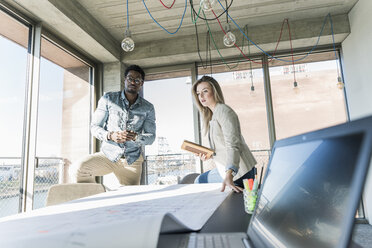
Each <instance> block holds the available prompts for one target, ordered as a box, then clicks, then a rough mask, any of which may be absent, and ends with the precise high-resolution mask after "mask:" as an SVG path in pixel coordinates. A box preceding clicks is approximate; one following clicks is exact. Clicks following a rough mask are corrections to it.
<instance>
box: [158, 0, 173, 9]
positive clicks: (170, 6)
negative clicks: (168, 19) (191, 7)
mask: <svg viewBox="0 0 372 248" xmlns="http://www.w3.org/2000/svg"><path fill="white" fill-rule="evenodd" d="M159 1H160V2H161V4H163V6H164V7H166V8H167V9H171V8H172V7H173V5H174V3H175V2H176V0H174V1H173V3H172V5H171V6H170V7H168V6H167V5H165V4H164V3H163V1H162V0H159Z"/></svg>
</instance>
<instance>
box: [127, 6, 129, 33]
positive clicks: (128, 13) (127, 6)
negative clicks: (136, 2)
mask: <svg viewBox="0 0 372 248" xmlns="http://www.w3.org/2000/svg"><path fill="white" fill-rule="evenodd" d="M128 1H129V0H127V29H128V30H129V11H128V9H129V8H128Z"/></svg>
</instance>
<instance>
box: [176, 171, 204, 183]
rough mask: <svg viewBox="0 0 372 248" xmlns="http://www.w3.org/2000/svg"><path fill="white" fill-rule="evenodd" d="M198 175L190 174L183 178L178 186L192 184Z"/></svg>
mask: <svg viewBox="0 0 372 248" xmlns="http://www.w3.org/2000/svg"><path fill="white" fill-rule="evenodd" d="M199 175H200V174H199V173H191V174H187V175H186V176H184V177H183V178H182V179H181V181H180V182H179V183H178V184H193V183H194V181H195V178H196V177H197V176H199Z"/></svg>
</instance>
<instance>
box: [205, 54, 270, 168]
mask: <svg viewBox="0 0 372 248" xmlns="http://www.w3.org/2000/svg"><path fill="white" fill-rule="evenodd" d="M229 66H230V68H231V69H229V68H228V67H227V66H226V65H216V66H213V72H214V73H213V74H212V77H213V78H215V79H216V80H217V82H218V83H219V84H220V86H221V89H222V93H223V95H224V98H225V103H226V104H227V105H229V106H230V107H231V108H232V109H234V111H235V112H236V113H237V115H238V117H239V121H240V126H241V132H242V135H243V137H244V139H245V142H246V143H247V145H248V147H249V149H250V150H251V151H252V153H253V155H254V156H255V158H256V160H257V162H258V164H257V169H258V171H260V168H261V167H262V166H265V165H266V164H267V162H268V158H269V151H270V149H271V148H270V142H269V136H268V126H267V114H266V103H265V89H264V80H263V70H262V66H261V60H256V61H255V63H253V62H252V63H250V62H240V63H239V64H238V65H237V66H235V65H234V64H229ZM204 73H205V74H208V73H210V69H209V68H206V69H203V68H198V74H199V76H198V77H199V78H201V77H202V76H203V75H204ZM202 140H203V141H204V143H205V142H206V140H207V139H206V137H203V138H202ZM203 165H204V171H208V170H210V169H212V168H214V164H213V162H212V161H209V160H207V161H206V162H204V164H203Z"/></svg>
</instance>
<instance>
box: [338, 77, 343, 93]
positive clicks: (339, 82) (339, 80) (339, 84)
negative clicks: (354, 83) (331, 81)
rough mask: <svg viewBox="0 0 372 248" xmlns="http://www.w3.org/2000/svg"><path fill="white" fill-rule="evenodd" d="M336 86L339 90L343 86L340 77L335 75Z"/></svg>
mask: <svg viewBox="0 0 372 248" xmlns="http://www.w3.org/2000/svg"><path fill="white" fill-rule="evenodd" d="M337 81H338V83H337V88H339V89H340V90H342V89H343V88H344V83H343V82H342V79H341V77H337Z"/></svg>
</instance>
